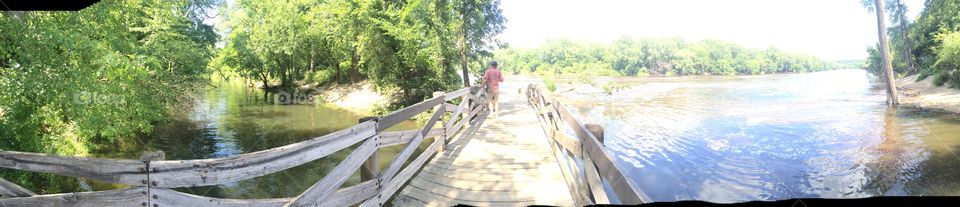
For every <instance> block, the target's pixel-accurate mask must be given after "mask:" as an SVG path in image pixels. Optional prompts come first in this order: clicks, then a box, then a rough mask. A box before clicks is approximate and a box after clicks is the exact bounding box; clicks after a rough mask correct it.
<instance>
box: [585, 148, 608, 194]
mask: <svg viewBox="0 0 960 207" xmlns="http://www.w3.org/2000/svg"><path fill="white" fill-rule="evenodd" d="M584 159H585V160H584V162H583V168H584V176H585V177H586V178H587V185H589V187H590V194H591V195H593V203H595V204H610V198H608V197H607V192H606V191H604V190H603V181H602V180H601V179H600V174H599V173H597V167H596V166H594V165H593V161H592V160H589V159H590V158H589V157H587V158H584Z"/></svg>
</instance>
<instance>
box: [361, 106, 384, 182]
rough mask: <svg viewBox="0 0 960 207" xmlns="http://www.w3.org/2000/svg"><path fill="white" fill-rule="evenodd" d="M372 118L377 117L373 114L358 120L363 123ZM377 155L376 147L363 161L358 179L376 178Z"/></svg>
mask: <svg viewBox="0 0 960 207" xmlns="http://www.w3.org/2000/svg"><path fill="white" fill-rule="evenodd" d="M373 119H377V117H374V116H368V117H363V118H360V120H359V121H358V122H359V123H363V122H365V121H369V120H373ZM379 133H380V132H377V135H374V136H380V135H379ZM379 155H380V150H379V147H378V149H376V150H374V151H373V155H370V158H367V161H364V162H363V165H362V167H360V181H368V180H372V179H376V178H377V175H378V174H380V159H379V157H380V156H379Z"/></svg>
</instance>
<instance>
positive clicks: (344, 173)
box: [284, 139, 377, 206]
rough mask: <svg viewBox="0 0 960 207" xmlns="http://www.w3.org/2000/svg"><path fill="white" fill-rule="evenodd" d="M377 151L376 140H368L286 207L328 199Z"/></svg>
mask: <svg viewBox="0 0 960 207" xmlns="http://www.w3.org/2000/svg"><path fill="white" fill-rule="evenodd" d="M376 149H377V140H376V139H368V140H367V141H365V142H363V144H361V145H360V147H357V149H356V150H354V151H353V153H350V155H349V156H347V158H346V159H344V160H343V161H342V162H340V164H337V166H336V167H334V168H333V170H331V171H330V172H329V173H327V175H326V176H324V177H323V179H321V180H320V182H317V183H314V184H313V186H311V187H310V188H309V189H307V190H306V191H304V192H303V193H301V194H300V195H299V196H297V197H296V198H294V199H293V200H291V201H290V202H287V203H286V204H284V206H306V205H311V204H312V203H316V202H319V201H322V200H323V199H325V198H327V197H328V196H330V195H331V194H332V193H333V192H334V190H336V189H337V187H340V185H342V184H343V182H345V181H347V179H348V178H350V175H353V173H354V172H356V171H357V169H359V168H360V165H361V164H363V161H364V160H366V159H367V158H368V157H370V155H373V152H374V151H376Z"/></svg>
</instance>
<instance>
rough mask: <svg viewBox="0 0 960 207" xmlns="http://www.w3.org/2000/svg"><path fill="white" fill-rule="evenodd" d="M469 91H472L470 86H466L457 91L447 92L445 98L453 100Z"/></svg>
mask: <svg viewBox="0 0 960 207" xmlns="http://www.w3.org/2000/svg"><path fill="white" fill-rule="evenodd" d="M467 93H470V87H464V88H461V89H458V90H456V91H451V92H448V93H447V94H445V95H444V97H443V99H444V100H446V101H449V100H453V99H455V98H460V97H461V96H464V95H467Z"/></svg>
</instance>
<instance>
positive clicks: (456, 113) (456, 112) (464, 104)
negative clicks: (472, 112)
mask: <svg viewBox="0 0 960 207" xmlns="http://www.w3.org/2000/svg"><path fill="white" fill-rule="evenodd" d="M465 108H467V102H466V101H461V102H460V105H459V106H457V108H455V109H453V110H452V111H453V114H451V115H450V119H449V121H447V124H445V125H443V128H447V129H449V128H450V125H451V124H453V122H454V120H457V117H458V116H460V113H463V109H465ZM447 111H451V110H450V109H447ZM448 131H449V130H448ZM448 137H449V136H448Z"/></svg>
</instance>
